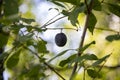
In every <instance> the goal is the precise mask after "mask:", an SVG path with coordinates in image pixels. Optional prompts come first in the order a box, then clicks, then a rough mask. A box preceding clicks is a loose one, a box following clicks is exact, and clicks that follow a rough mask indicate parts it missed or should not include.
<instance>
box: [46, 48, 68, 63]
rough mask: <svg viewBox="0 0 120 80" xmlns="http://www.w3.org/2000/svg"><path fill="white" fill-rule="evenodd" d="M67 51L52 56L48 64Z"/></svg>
mask: <svg viewBox="0 0 120 80" xmlns="http://www.w3.org/2000/svg"><path fill="white" fill-rule="evenodd" d="M67 51H69V49H67V50H64V51H62V52H60V53H58V54H57V55H56V56H54V57H53V58H51V59H50V60H49V61H48V62H51V61H52V60H54V59H55V58H57V57H59V56H62V55H64V54H65V53H66V52H67Z"/></svg>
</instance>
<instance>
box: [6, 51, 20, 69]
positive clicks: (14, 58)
mask: <svg viewBox="0 0 120 80" xmlns="http://www.w3.org/2000/svg"><path fill="white" fill-rule="evenodd" d="M20 52H21V49H19V50H17V51H15V53H13V54H12V55H11V56H10V57H9V58H8V59H7V62H6V66H7V68H9V69H13V67H15V66H16V65H17V64H18V62H19V55H20Z"/></svg>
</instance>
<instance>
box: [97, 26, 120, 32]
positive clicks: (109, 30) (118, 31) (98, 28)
mask: <svg viewBox="0 0 120 80" xmlns="http://www.w3.org/2000/svg"><path fill="white" fill-rule="evenodd" d="M95 29H97V30H105V31H111V32H115V33H119V31H115V30H113V29H103V28H97V27H95Z"/></svg>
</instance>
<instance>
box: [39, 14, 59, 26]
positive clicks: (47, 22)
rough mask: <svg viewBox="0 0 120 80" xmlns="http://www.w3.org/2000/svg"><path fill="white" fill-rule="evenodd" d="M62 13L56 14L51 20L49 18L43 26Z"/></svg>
mask: <svg viewBox="0 0 120 80" xmlns="http://www.w3.org/2000/svg"><path fill="white" fill-rule="evenodd" d="M59 15H60V13H58V14H57V15H55V16H54V17H53V18H51V19H50V20H48V21H47V22H46V23H45V24H44V25H43V26H42V27H41V28H43V27H46V26H45V25H47V24H48V23H49V22H50V21H52V20H53V19H54V18H56V17H57V16H59Z"/></svg>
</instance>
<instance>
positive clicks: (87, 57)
mask: <svg viewBox="0 0 120 80" xmlns="http://www.w3.org/2000/svg"><path fill="white" fill-rule="evenodd" d="M83 60H98V58H97V56H96V55H94V54H85V55H82V56H79V57H76V58H75V59H74V60H73V62H80V63H81V62H82V61H83Z"/></svg>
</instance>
